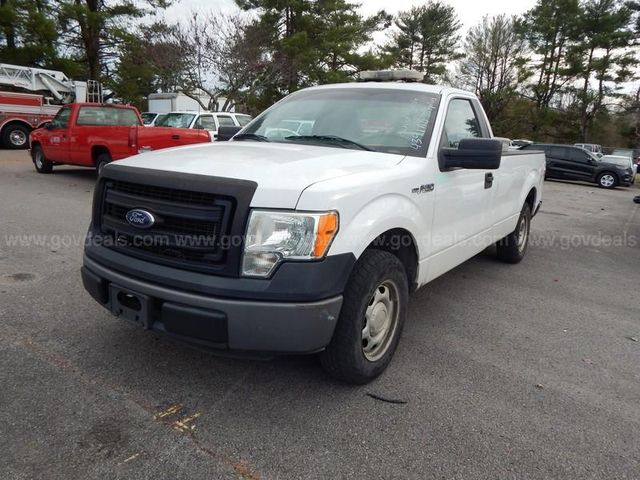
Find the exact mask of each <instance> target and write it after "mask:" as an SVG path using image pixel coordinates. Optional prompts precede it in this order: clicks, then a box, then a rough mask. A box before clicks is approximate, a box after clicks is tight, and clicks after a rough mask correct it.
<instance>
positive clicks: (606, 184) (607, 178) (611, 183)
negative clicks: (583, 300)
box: [597, 172, 620, 190]
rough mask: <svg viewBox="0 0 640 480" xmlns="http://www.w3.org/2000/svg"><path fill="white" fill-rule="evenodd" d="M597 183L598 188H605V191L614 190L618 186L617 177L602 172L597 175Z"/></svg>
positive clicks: (613, 174)
mask: <svg viewBox="0 0 640 480" xmlns="http://www.w3.org/2000/svg"><path fill="white" fill-rule="evenodd" d="M597 182H598V186H599V187H600V188H606V189H607V190H610V189H612V188H616V187H617V186H618V185H619V184H620V180H619V179H618V176H617V175H616V174H615V173H612V172H602V173H601V174H600V175H598V180H597Z"/></svg>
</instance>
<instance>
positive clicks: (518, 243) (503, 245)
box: [496, 203, 531, 263]
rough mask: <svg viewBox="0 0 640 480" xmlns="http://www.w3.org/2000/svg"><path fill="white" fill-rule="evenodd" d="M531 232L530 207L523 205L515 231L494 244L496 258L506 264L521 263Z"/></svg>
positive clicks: (526, 204)
mask: <svg viewBox="0 0 640 480" xmlns="http://www.w3.org/2000/svg"><path fill="white" fill-rule="evenodd" d="M530 230H531V207H529V204H528V203H525V204H524V206H523V207H522V210H521V211H520V218H518V223H517V224H516V229H515V230H514V231H513V232H511V233H510V234H509V235H507V236H506V237H504V238H503V239H502V240H500V241H499V242H498V243H496V249H497V254H498V258H499V259H500V260H502V261H503V262H507V263H519V262H521V261H522V259H523V258H524V256H525V255H526V253H527V249H528V248H529V233H530Z"/></svg>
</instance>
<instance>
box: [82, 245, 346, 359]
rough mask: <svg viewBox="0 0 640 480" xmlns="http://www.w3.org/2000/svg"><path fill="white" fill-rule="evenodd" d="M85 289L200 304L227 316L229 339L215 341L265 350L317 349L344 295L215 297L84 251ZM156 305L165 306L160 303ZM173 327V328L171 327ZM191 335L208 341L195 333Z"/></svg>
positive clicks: (103, 295) (101, 298) (105, 301)
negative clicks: (122, 269) (114, 266)
mask: <svg viewBox="0 0 640 480" xmlns="http://www.w3.org/2000/svg"><path fill="white" fill-rule="evenodd" d="M82 278H83V283H84V285H85V289H86V290H87V291H88V292H89V293H90V294H91V295H92V297H93V298H94V299H96V300H97V301H98V302H99V303H100V304H101V305H103V306H104V307H106V308H110V306H111V299H110V298H109V284H114V285H117V286H119V287H122V288H125V289H128V290H131V291H133V292H137V293H140V294H143V295H146V296H148V297H149V298H150V299H152V301H153V302H154V304H157V305H163V304H165V303H166V304H171V305H175V306H180V307H186V308H195V309H198V310H199V311H201V312H202V314H203V316H204V317H206V315H207V312H209V313H210V314H211V316H212V317H215V318H220V317H222V318H224V317H226V322H227V341H226V342H217V343H216V344H215V345H211V346H212V347H213V348H226V349H229V350H233V351H249V352H260V353H314V352H317V351H320V350H322V349H324V348H325V347H326V346H327V345H328V344H329V341H330V340H331V337H332V335H333V330H334V328H335V325H336V322H337V320H338V316H339V314H340V309H341V307H342V296H341V295H340V296H335V297H333V298H329V299H325V300H321V301H317V302H268V301H255V300H238V299H233V300H231V299H226V298H215V297H211V296H206V295H202V294H196V293H191V292H188V291H182V290H178V289H170V288H167V287H166V286H159V285H156V284H153V283H150V282H148V281H144V280H140V279H137V278H133V277H130V276H128V275H123V274H121V273H119V272H116V271H114V270H111V269H109V268H107V267H105V266H103V265H101V264H99V263H98V262H96V261H94V260H92V259H91V258H89V257H87V256H86V255H85V257H84V267H83V270H82ZM155 311H160V310H158V309H156V310H155ZM149 328H151V329H152V330H156V331H160V332H166V329H165V328H164V325H163V324H162V316H161V315H157V318H152V319H151V321H150V322H149ZM166 333H170V332H166ZM182 338H183V339H184V340H187V341H190V340H191V341H193V342H194V343H197V344H200V345H205V346H206V343H207V342H203V341H202V339H199V338H197V336H193V337H191V338H184V337H182Z"/></svg>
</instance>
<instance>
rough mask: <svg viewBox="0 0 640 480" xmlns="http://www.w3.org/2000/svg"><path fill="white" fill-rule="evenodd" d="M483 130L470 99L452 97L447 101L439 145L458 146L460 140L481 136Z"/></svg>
mask: <svg viewBox="0 0 640 480" xmlns="http://www.w3.org/2000/svg"><path fill="white" fill-rule="evenodd" d="M483 136H484V135H483V132H482V127H481V124H480V121H479V119H478V116H477V115H476V113H475V111H474V110H473V106H472V104H471V101H470V100H463V99H454V100H452V101H451V102H450V103H449V109H448V110H447V118H446V119H445V122H444V131H443V132H442V139H441V146H443V147H451V148H458V145H459V144H460V140H463V139H465V138H482V137H483Z"/></svg>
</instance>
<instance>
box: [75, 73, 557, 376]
mask: <svg viewBox="0 0 640 480" xmlns="http://www.w3.org/2000/svg"><path fill="white" fill-rule="evenodd" d="M411 73H412V74H414V75H415V72H411ZM287 119H290V120H295V121H304V122H307V124H312V125H313V128H312V131H311V132H308V133H305V134H304V135H298V134H295V133H291V134H289V135H288V136H285V137H283V136H282V132H280V131H277V129H279V128H280V125H281V124H282V123H281V122H282V121H283V120H287ZM270 129H276V131H275V133H274V134H273V135H270V132H271V130H270ZM492 136H493V134H492V131H491V127H490V125H489V122H488V120H487V117H486V115H485V113H484V111H483V109H482V106H481V104H480V101H479V100H478V98H477V97H476V96H475V95H474V94H472V93H469V92H465V91H462V90H457V89H453V88H450V87H444V86H433V85H426V84H423V83H395V82H393V83H384V82H371V83H355V84H354V83H347V84H334V85H324V86H320V87H313V88H308V89H304V90H301V91H298V92H296V93H293V94H291V95H289V96H288V97H286V98H285V99H284V100H282V101H280V102H278V103H277V104H276V105H274V106H273V107H271V108H270V109H268V110H267V111H266V112H264V113H263V114H261V115H260V116H259V117H257V118H256V119H255V120H254V121H253V122H251V123H250V124H249V125H247V126H246V127H245V128H244V129H243V130H242V131H241V132H239V133H238V134H236V135H235V137H234V138H233V139H232V140H231V141H229V142H216V143H213V144H210V145H197V146H193V147H190V148H188V149H183V150H182V151H181V152H180V154H179V155H176V153H175V152H169V151H167V152H151V153H147V154H144V155H141V156H138V157H135V158H131V159H127V160H124V161H122V162H117V163H115V164H112V165H107V166H106V167H105V169H104V170H103V172H102V174H101V176H100V179H99V181H98V184H97V186H96V188H95V197H94V202H95V203H94V209H93V212H94V217H93V220H92V224H91V227H90V230H89V233H88V235H89V237H88V239H87V242H86V244H85V245H86V247H85V256H84V266H83V268H82V278H83V282H84V286H85V288H86V290H87V291H88V292H89V293H90V294H91V295H92V296H93V297H94V298H95V299H96V300H97V301H98V303H99V304H100V305H102V306H103V307H105V308H107V309H108V310H110V311H111V312H112V313H114V314H115V315H118V316H120V317H122V318H125V319H129V320H131V321H133V322H135V323H137V324H138V325H141V326H144V327H145V328H148V329H152V330H156V331H159V332H163V333H165V334H169V335H173V336H175V337H177V338H180V339H182V340H186V341H188V342H192V343H196V344H198V345H199V346H200V347H209V348H211V349H218V350H224V351H230V350H231V351H242V352H251V353H252V354H254V355H256V354H260V353H263V354H265V352H266V355H269V356H272V355H273V354H276V353H296V354H311V353H318V352H320V361H321V363H322V365H323V366H324V368H325V369H326V370H327V371H328V372H329V373H330V374H332V375H334V376H335V377H337V378H340V379H342V380H344V381H347V382H351V383H365V382H368V381H370V380H372V379H373V378H375V377H376V376H378V375H379V374H380V373H381V372H382V371H383V370H384V369H385V368H386V367H387V365H388V364H389V362H390V361H391V357H392V356H393V354H394V351H395V349H396V346H397V345H398V342H399V339H400V335H401V332H402V326H403V323H404V319H405V316H406V314H407V309H408V301H409V293H410V292H411V291H413V290H415V289H417V288H418V287H420V286H423V285H425V284H427V283H428V282H430V281H432V280H433V279H435V278H437V277H439V276H440V275H442V274H444V273H445V272H447V271H448V270H451V269H452V268H454V267H456V266H457V265H459V264H460V263H462V262H464V261H465V260H467V259H469V258H471V257H473V256H474V255H476V254H478V253H480V252H481V251H483V250H484V249H485V248H487V247H488V246H490V245H493V244H496V245H497V254H498V257H499V258H500V259H501V260H503V261H505V262H510V263H517V262H520V261H521V260H522V259H523V258H524V256H525V254H526V253H527V245H528V241H529V229H530V224H531V219H532V217H533V216H534V215H535V213H536V212H537V211H538V209H539V208H540V205H541V201H542V186H543V176H544V168H545V161H544V155H543V153H542V152H535V151H531V152H528V151H526V152H522V151H517V152H504V151H503V149H502V145H501V143H500V142H499V141H496V140H494V139H492ZM112 240H117V241H112ZM452 298H453V297H452ZM523 301H526V300H523Z"/></svg>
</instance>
